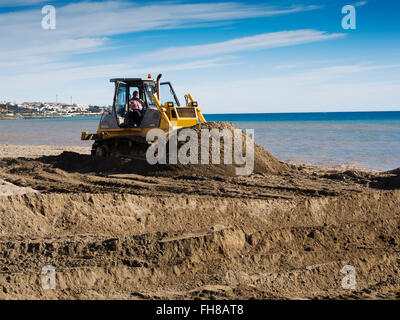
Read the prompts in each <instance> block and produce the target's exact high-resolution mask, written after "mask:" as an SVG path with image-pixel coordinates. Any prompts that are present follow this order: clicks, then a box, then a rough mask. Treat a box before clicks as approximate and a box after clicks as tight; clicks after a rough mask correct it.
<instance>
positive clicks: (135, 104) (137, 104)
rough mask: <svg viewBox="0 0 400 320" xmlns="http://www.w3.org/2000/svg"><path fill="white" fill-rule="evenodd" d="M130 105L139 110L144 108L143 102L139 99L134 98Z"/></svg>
mask: <svg viewBox="0 0 400 320" xmlns="http://www.w3.org/2000/svg"><path fill="white" fill-rule="evenodd" d="M129 107H130V108H131V109H133V110H139V111H141V110H142V109H143V106H142V102H141V100H139V99H132V100H131V101H130V102H129Z"/></svg>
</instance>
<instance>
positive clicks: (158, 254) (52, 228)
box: [0, 145, 400, 299]
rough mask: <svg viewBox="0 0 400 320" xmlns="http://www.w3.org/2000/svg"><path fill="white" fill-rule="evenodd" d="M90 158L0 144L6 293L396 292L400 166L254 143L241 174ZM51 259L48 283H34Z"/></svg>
mask: <svg viewBox="0 0 400 320" xmlns="http://www.w3.org/2000/svg"><path fill="white" fill-rule="evenodd" d="M260 148H261V147H260ZM89 154H90V148H85V147H62V146H56V147H55V146H15V145H0V247H1V252H2V253H3V255H2V256H1V257H0V266H1V274H0V298H1V299H26V298H33V299H43V298H49V299H159V298H161V299H254V298H255V299H266V298H268V299H282V298H284V299H298V298H301V299H314V298H317V299H324V298H333V299H348V298H350V299H353V298H354V299H359V298H363V299H369V298H390V299H391V298H399V297H400V277H399V276H398V267H399V261H400V254H399V252H400V251H399V245H400V237H399V232H398V231H399V228H400V210H399V208H400V206H399V205H400V190H399V188H400V175H399V174H400V171H399V170H393V171H387V172H383V171H374V170H362V169H354V168H353V169H349V168H329V167H322V166H319V167H317V166H305V165H295V164H286V163H282V162H280V161H278V160H276V159H275V158H274V157H273V156H272V155H270V154H269V153H268V152H267V151H265V150H261V149H256V159H255V163H256V170H255V172H254V173H253V174H252V175H251V176H248V177H241V176H232V175H229V174H227V172H228V171H224V170H225V169H224V168H221V167H218V168H204V167H202V168H201V170H198V171H193V170H187V168H178V169H177V170H175V169H173V168H169V167H168V168H164V169H160V168H159V169H157V170H147V168H144V167H143V166H141V165H140V164H139V163H137V162H135V161H134V160H132V159H125V158H109V159H104V158H97V157H91V156H90V155H89ZM225 173H226V174H225ZM49 264H50V265H53V266H54V267H55V270H56V273H57V290H43V289H42V288H41V286H40V283H41V282H40V279H41V269H42V267H43V266H45V265H49ZM345 265H351V266H354V268H355V270H356V276H357V278H356V279H357V285H356V288H355V289H352V290H346V289H343V287H342V285H341V284H342V279H343V277H344V274H343V273H341V270H342V268H343V267H344V266H345Z"/></svg>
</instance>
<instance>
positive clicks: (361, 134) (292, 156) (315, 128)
mask: <svg viewBox="0 0 400 320" xmlns="http://www.w3.org/2000/svg"><path fill="white" fill-rule="evenodd" d="M205 118H206V120H207V121H229V122H233V123H234V124H235V125H237V126H238V127H239V128H241V129H254V139H255V142H256V143H258V144H259V145H261V146H262V147H264V148H265V149H266V150H268V151H269V152H270V153H272V154H273V155H274V156H275V157H276V158H278V159H279V160H281V161H288V162H291V163H305V164H317V165H329V166H354V167H364V168H370V169H378V170H391V169H395V168H398V167H400V111H382V112H326V113H322V112H321V113H320V112H313V113H262V114H255V113H242V114H205ZM98 122H99V117H69V118H39V119H18V120H0V144H19V145H68V146H90V144H91V142H89V141H80V135H81V131H89V132H95V131H96V130H97V126H98ZM0 157H1V155H0Z"/></svg>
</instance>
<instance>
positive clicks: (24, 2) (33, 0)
mask: <svg viewBox="0 0 400 320" xmlns="http://www.w3.org/2000/svg"><path fill="white" fill-rule="evenodd" d="M45 1H46V0H11V1H8V0H2V1H0V8H2V7H22V6H31V5H35V4H38V3H43V2H45Z"/></svg>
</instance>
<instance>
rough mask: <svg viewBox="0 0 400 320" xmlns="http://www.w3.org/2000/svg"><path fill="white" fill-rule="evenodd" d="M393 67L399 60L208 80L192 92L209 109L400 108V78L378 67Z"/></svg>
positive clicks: (237, 110) (397, 66) (291, 110)
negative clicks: (379, 74)
mask: <svg viewBox="0 0 400 320" xmlns="http://www.w3.org/2000/svg"><path fill="white" fill-rule="evenodd" d="M394 68H400V65H398V64H396V65H392V64H390V65H389V64H387V65H373V64H370V63H369V64H359V65H335V66H330V67H323V68H314V69H311V70H308V71H301V72H293V73H290V74H287V75H282V76H272V77H263V78H251V79H250V78H249V79H240V80H231V81H224V82H212V83H210V82H209V83H207V84H204V85H200V86H192V88H191V92H192V93H193V95H194V96H195V97H196V99H197V100H198V101H199V102H200V104H201V106H202V107H203V108H204V112H206V113H229V112H230V113H241V112H248V111H249V110H250V112H260V113H267V112H307V111H309V112H313V111H351V110H377V108H382V109H385V110H400V104H399V101H400V91H399V89H400V79H399V78H398V77H390V76H385V77H384V78H382V77H377V76H376V74H375V73H374V72H376V71H379V70H392V69H394ZM178 89H179V90H181V89H180V88H178ZM227 97H229V99H227ZM233 101H234V103H232V102H233Z"/></svg>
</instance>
